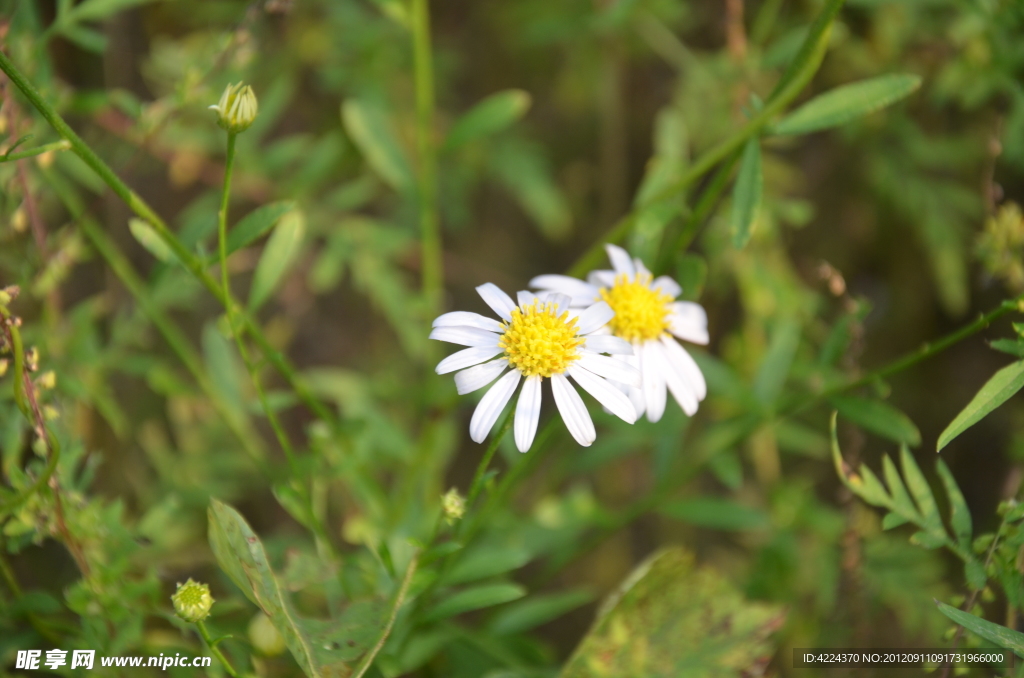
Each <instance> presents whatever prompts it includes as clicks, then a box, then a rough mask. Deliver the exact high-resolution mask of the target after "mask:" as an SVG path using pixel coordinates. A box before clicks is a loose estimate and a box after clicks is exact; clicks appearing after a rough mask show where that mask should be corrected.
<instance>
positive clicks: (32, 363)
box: [25, 346, 39, 372]
mask: <svg viewBox="0 0 1024 678" xmlns="http://www.w3.org/2000/svg"><path fill="white" fill-rule="evenodd" d="M25 368H26V369H27V370H28V371H29V372H35V371H36V370H37V369H39V349H38V348H36V347H35V346H33V347H32V348H30V349H29V350H27V351H25Z"/></svg>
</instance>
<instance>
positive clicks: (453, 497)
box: [441, 487, 466, 525]
mask: <svg viewBox="0 0 1024 678" xmlns="http://www.w3.org/2000/svg"><path fill="white" fill-rule="evenodd" d="M441 510H442V511H443V512H444V519H445V522H447V523H448V524H449V525H452V524H453V523H455V521H457V520H459V519H460V518H462V516H464V515H465V514H466V500H465V498H463V496H462V495H461V494H459V491H458V490H456V489H455V488H454V487H453V488H452V489H450V490H448V492H447V493H446V494H445V495H444V496H443V497H441Z"/></svg>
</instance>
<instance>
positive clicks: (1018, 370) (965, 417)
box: [938, 360, 1024, 450]
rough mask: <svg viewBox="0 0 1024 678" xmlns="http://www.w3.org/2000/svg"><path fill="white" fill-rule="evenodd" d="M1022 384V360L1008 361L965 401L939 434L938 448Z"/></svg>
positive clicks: (1001, 402)
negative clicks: (958, 412) (969, 399)
mask: <svg viewBox="0 0 1024 678" xmlns="http://www.w3.org/2000/svg"><path fill="white" fill-rule="evenodd" d="M1022 386H1024V360H1020V361H1017V362H1015V363H1010V364H1009V365H1007V366H1006V367H1004V368H1003V369H1001V370H999V371H998V372H996V373H995V374H993V375H992V378H991V379H989V380H988V381H987V382H986V383H985V385H984V386H982V387H981V390H980V391H978V394H977V395H975V396H974V398H973V399H972V400H971V402H969V403H967V407H965V408H964V409H963V410H962V411H961V412H960V414H958V415H956V419H954V420H953V421H952V422H950V424H949V426H947V427H946V430H945V431H943V432H942V435H940V436H939V444H938V449H939V450H941V449H942V448H943V447H945V446H946V445H948V444H949V443H950V441H952V440H953V439H954V438H956V437H957V436H958V435H960V434H961V433H963V432H964V431H966V430H967V429H969V428H970V427H971V426H974V425H975V424H977V423H978V422H979V421H981V420H982V419H983V418H984V417H985V416H986V415H988V413H989V412H991V411H992V410H994V409H996V408H997V407H999V406H1000V405H1002V404H1003V403H1005V402H1006V401H1007V400H1009V399H1010V397H1011V396H1012V395H1014V394H1015V393H1016V392H1017V391H1019V390H1020V389H1021V387H1022Z"/></svg>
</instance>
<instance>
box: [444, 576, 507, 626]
mask: <svg viewBox="0 0 1024 678" xmlns="http://www.w3.org/2000/svg"><path fill="white" fill-rule="evenodd" d="M525 595H526V589H524V588H523V587H522V586H520V585H519V584H483V585H481V586H474V587H471V588H468V589H463V590H462V591H459V592H458V593H455V594H453V595H451V596H449V597H448V598H446V599H444V600H442V601H441V602H440V603H438V604H437V605H436V606H435V607H434V609H432V610H430V611H429V612H428V613H427V614H426V616H425V617H424V621H440V620H442V619H448V618H450V617H454V616H455V615H459V614H462V613H464V612H471V611H472V610H480V609H483V608H485V607H493V606H495V605H500V604H501V603H507V602H509V601H512V600H516V599H517V598H522V597H523V596H525Z"/></svg>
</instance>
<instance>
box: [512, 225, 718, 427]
mask: <svg viewBox="0 0 1024 678" xmlns="http://www.w3.org/2000/svg"><path fill="white" fill-rule="evenodd" d="M605 249H607V251H608V258H609V259H610V260H611V262H612V267H613V268H614V269H615V270H613V271H592V272H591V273H590V275H588V276H587V282H584V281H582V280H578V279H576V278H571V277H569V276H566V275H541V276H537V277H536V278H534V279H533V280H531V281H530V286H531V287H536V288H538V289H541V290H546V291H550V292H560V293H562V294H567V295H569V296H570V297H571V298H572V302H571V304H572V306H574V307H581V306H587V305H590V304H593V303H594V301H595V300H598V299H600V300H603V301H605V302H606V303H607V304H608V305H609V306H610V307H611V309H612V310H613V311H615V315H614V317H612V319H611V320H610V321H609V322H608V325H607V328H606V329H605V330H604V331H605V332H608V333H610V334H612V335H614V336H616V337H619V338H621V339H624V340H626V341H628V342H630V343H631V344H632V345H633V355H621V354H620V355H616V356H615V357H616V358H617V359H618V360H621V361H624V362H626V363H628V364H630V365H633V366H634V367H637V368H638V369H639V370H640V373H641V375H642V381H643V383H642V385H641V386H640V388H635V387H629V386H624V387H623V388H624V390H625V392H626V393H627V394H628V395H629V399H630V400H631V401H632V402H633V405H634V407H635V408H636V412H637V417H638V418H639V417H641V416H643V414H644V413H645V412H646V413H647V419H648V420H650V421H652V422H653V421H658V420H659V419H661V416H662V414H664V412H665V400H666V398H665V391H666V388H667V389H668V390H669V391H671V392H672V396H673V397H674V398H675V399H676V402H677V403H679V406H680V407H682V408H683V411H684V412H686V414H688V415H691V416H692V415H693V414H694V413H695V412H696V411H697V405H698V403H699V402H700V401H702V400H704V397H705V396H706V395H707V390H708V389H707V383H706V382H705V381H704V375H703V374H701V371H700V368H699V367H697V363H696V362H694V360H693V358H692V357H691V356H690V354H689V353H687V352H686V349H685V348H683V347H682V346H680V345H679V342H678V341H676V340H675V339H674V338H673V336H672V335H675V337H678V338H679V339H685V340H686V341H690V342H693V343H695V344H707V343H708V316H707V313H705V312H704V308H703V307H702V306H700V304H695V303H693V302H690V301H674V299H675V298H676V297H678V296H679V293H680V292H682V291H683V290H682V288H681V287H680V286H679V283H677V282H676V281H675V280H672V279H671V278H669V277H668V276H664V275H663V276H659V277H657V278H654V277H653V276H652V275H651V272H650V271H648V270H647V268H646V267H645V266H644V264H643V262H642V261H640V260H639V259H632V260H631V259H630V258H629V254H627V253H626V251H625V250H624V249H622V248H621V247H616V246H615V245H605Z"/></svg>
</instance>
